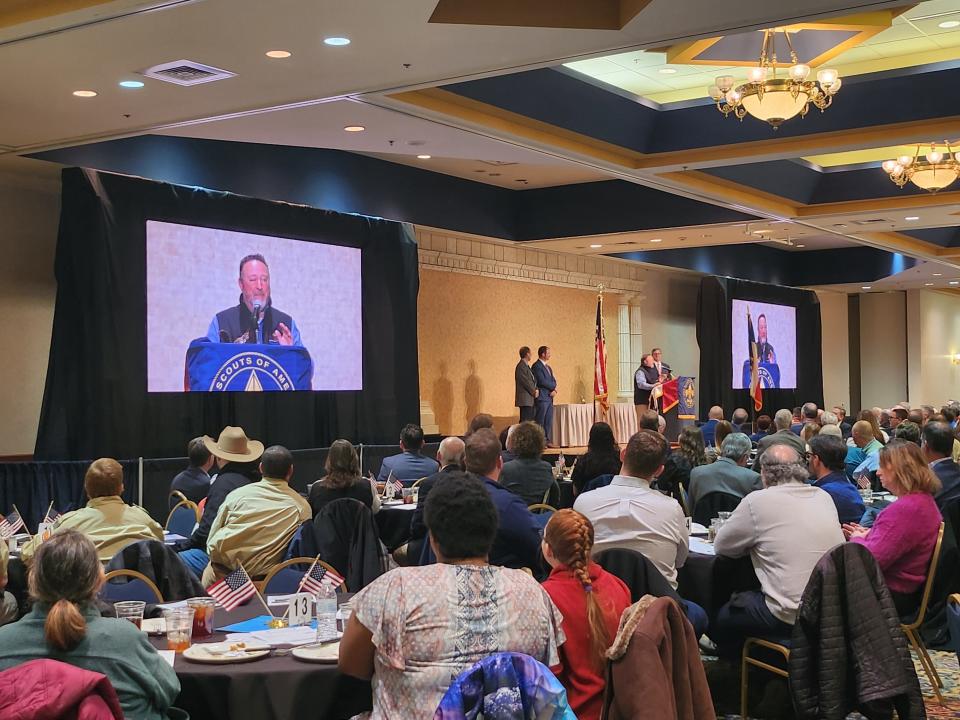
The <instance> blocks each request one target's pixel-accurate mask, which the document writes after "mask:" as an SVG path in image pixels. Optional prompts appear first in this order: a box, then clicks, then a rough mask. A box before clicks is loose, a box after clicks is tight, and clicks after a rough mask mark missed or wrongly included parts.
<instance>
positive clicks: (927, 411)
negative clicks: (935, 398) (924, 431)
mask: <svg viewBox="0 0 960 720" xmlns="http://www.w3.org/2000/svg"><path fill="white" fill-rule="evenodd" d="M920 413H921V415H922V418H921V419H922V422H921V423H920V426H921V427H926V425H927V423H928V422H930V418H932V417H933V415H934V413H936V410H934V409H933V406H932V405H922V406H921V407H920Z"/></svg>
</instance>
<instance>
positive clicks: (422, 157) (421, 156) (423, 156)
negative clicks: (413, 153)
mask: <svg viewBox="0 0 960 720" xmlns="http://www.w3.org/2000/svg"><path fill="white" fill-rule="evenodd" d="M432 157H433V155H417V158H419V159H420V160H429V159H430V158H432Z"/></svg>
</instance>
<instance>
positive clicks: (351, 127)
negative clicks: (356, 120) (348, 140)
mask: <svg viewBox="0 0 960 720" xmlns="http://www.w3.org/2000/svg"><path fill="white" fill-rule="evenodd" d="M344 130H346V131H347V132H363V131H364V130H366V128H365V127H364V126H363V125H347V126H346V127H345V128H344Z"/></svg>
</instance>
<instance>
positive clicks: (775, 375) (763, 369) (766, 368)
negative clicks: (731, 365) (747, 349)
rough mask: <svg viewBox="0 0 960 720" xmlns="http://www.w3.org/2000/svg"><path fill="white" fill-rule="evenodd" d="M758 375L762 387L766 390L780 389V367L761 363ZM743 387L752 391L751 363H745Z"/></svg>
mask: <svg viewBox="0 0 960 720" xmlns="http://www.w3.org/2000/svg"><path fill="white" fill-rule="evenodd" d="M757 374H758V375H759V376H760V387H762V388H764V389H765V390H772V389H775V388H779V387H780V366H779V365H777V364H776V363H764V362H762V363H760V364H759V366H758V367H757ZM742 383H743V384H742V385H741V387H743V388H744V389H745V390H749V389H750V361H749V360H744V361H743V378H742Z"/></svg>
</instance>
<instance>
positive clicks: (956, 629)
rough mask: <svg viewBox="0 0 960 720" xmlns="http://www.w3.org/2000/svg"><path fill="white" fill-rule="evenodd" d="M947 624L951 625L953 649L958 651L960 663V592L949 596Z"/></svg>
mask: <svg viewBox="0 0 960 720" xmlns="http://www.w3.org/2000/svg"><path fill="white" fill-rule="evenodd" d="M947 624H948V625H949V626H950V640H951V642H952V645H953V649H954V650H956V651H957V662H958V663H960V593H953V595H951V596H950V597H948V598H947Z"/></svg>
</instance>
